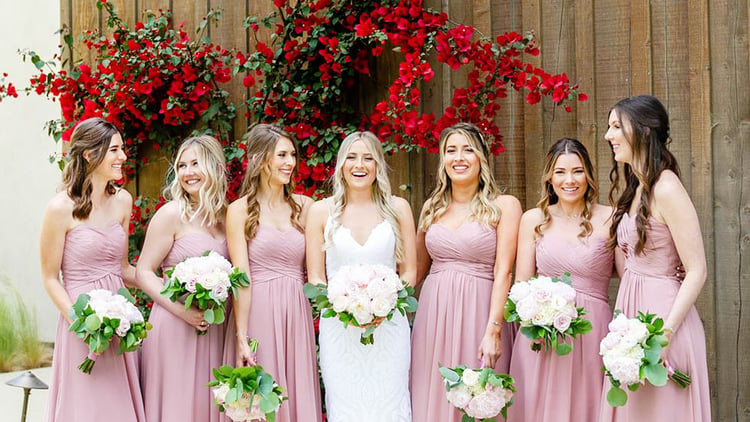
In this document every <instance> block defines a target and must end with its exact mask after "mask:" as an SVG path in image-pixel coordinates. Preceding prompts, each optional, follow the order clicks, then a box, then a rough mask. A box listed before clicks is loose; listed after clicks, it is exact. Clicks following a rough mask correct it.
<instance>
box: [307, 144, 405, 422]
mask: <svg viewBox="0 0 750 422" xmlns="http://www.w3.org/2000/svg"><path fill="white" fill-rule="evenodd" d="M415 236H416V235H415V229H414V219H413V216H412V212H411V208H410V207H409V203H408V202H407V201H406V200H404V199H403V198H399V197H396V196H391V188H390V184H389V181H388V170H387V166H386V163H385V158H384V156H383V149H382V146H381V144H380V141H379V140H378V138H377V137H376V136H375V135H374V134H373V133H370V132H355V133H352V134H351V135H349V136H347V137H346V139H344V141H343V142H342V144H341V146H340V148H339V152H338V156H337V161H336V169H335V172H334V175H333V195H332V196H331V197H329V198H326V199H324V200H322V201H319V202H317V203H315V204H313V205H312V206H311V208H310V210H309V212H308V218H307V224H306V232H305V237H306V242H307V251H306V253H307V273H308V279H309V281H310V282H311V283H326V280H327V279H328V278H330V277H333V276H334V275H335V274H336V271H338V269H339V268H340V267H341V266H343V265H352V264H359V263H363V264H383V265H387V266H389V267H391V268H394V269H396V271H397V272H398V273H399V275H400V276H401V278H402V279H404V280H406V281H407V282H408V283H409V284H411V285H414V282H415V276H416V246H415ZM361 333H362V329H361V328H357V327H352V326H349V327H348V328H344V325H343V323H342V322H341V321H339V320H338V318H321V320H320V337H319V339H320V369H321V372H322V374H323V384H324V386H325V393H326V394H325V396H326V397H325V400H326V417H327V419H328V420H329V421H331V422H353V421H358V422H359V421H361V422H368V421H372V422H409V421H411V403H410V398H409V397H410V396H409V364H410V359H411V356H410V353H411V352H410V350H411V345H410V330H409V323H408V321H407V320H406V318H405V317H403V316H402V315H401V314H399V313H396V315H395V316H394V317H393V319H392V320H391V321H384V322H383V323H382V324H381V325H380V326H379V327H378V328H376V329H375V333H374V336H373V338H374V344H370V345H363V344H361V343H360V341H359V340H360V335H361Z"/></svg>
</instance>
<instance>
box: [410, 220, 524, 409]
mask: <svg viewBox="0 0 750 422" xmlns="http://www.w3.org/2000/svg"><path fill="white" fill-rule="evenodd" d="M425 243H426V246H427V251H428V253H429V254H430V257H431V258H432V265H431V267H430V273H429V275H428V276H427V278H425V280H424V284H423V285H422V291H421V292H420V295H419V307H418V309H417V313H416V317H415V319H414V328H413V331H412V360H411V401H412V415H413V420H414V421H415V422H422V421H430V422H460V421H461V412H460V411H458V410H457V409H456V408H454V407H453V406H452V405H451V404H450V403H448V400H447V399H446V398H445V383H444V382H443V380H442V378H441V377H440V372H439V370H438V364H441V365H443V366H447V367H454V366H458V365H466V366H468V367H473V368H478V367H480V366H481V362H480V361H479V360H477V352H478V351H479V344H480V343H481V341H482V337H484V333H485V329H486V327H487V320H488V319H489V313H490V297H491V295H492V285H493V282H494V272H493V270H494V265H495V252H496V249H497V232H496V230H495V229H494V228H492V227H485V226H483V225H482V224H480V223H478V222H475V221H471V222H467V223H464V224H463V225H462V226H460V227H459V228H457V229H455V230H452V229H450V228H448V227H445V226H443V225H440V224H432V225H431V226H430V227H429V228H428V229H427V233H426V234H425ZM511 328H512V327H511V326H510V325H509V324H505V326H504V327H503V329H502V336H501V343H502V355H501V357H500V359H498V362H497V363H496V365H495V369H496V371H497V372H501V373H507V372H508V363H509V360H510V351H511V345H512V343H511V341H510V340H509V337H510V335H509V334H511V331H512V330H511Z"/></svg>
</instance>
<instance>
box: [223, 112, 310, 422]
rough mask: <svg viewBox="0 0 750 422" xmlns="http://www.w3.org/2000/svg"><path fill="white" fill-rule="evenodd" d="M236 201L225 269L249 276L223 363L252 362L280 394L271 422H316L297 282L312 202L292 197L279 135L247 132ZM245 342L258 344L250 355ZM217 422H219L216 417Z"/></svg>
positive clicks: (288, 156)
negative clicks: (245, 162)
mask: <svg viewBox="0 0 750 422" xmlns="http://www.w3.org/2000/svg"><path fill="white" fill-rule="evenodd" d="M247 142H248V146H247V157H248V165H247V170H246V173H245V178H244V181H243V187H242V196H241V197H240V198H239V199H237V200H236V201H234V202H233V203H232V204H231V205H230V206H229V210H228V212H227V240H228V243H229V254H230V255H231V258H232V263H233V264H234V265H235V266H236V267H238V268H240V269H241V270H243V271H245V272H246V273H247V274H249V276H250V282H251V286H250V287H247V288H243V289H240V293H239V297H238V298H237V300H236V301H235V304H234V309H233V311H232V312H233V313H234V318H233V319H234V324H230V326H229V330H228V332H227V337H226V342H225V344H224V362H225V363H228V364H230V365H237V366H239V365H252V364H255V363H256V362H257V363H258V364H260V365H262V366H263V368H264V369H265V370H266V371H268V373H270V374H271V375H273V377H274V379H276V381H277V382H278V383H279V385H281V386H282V387H284V388H285V389H286V394H288V396H289V400H288V401H285V402H284V403H283V404H282V405H281V409H280V410H279V412H278V413H277V415H276V420H277V421H282V422H294V421H300V422H307V421H320V419H321V416H322V414H321V408H320V387H319V382H318V368H317V361H316V356H315V331H314V327H313V321H312V313H311V309H310V303H309V302H308V300H307V298H306V297H305V295H304V294H303V293H302V286H303V284H304V283H305V271H304V268H305V267H304V265H305V236H304V234H303V233H304V232H303V230H304V227H303V226H302V223H301V222H302V221H304V216H305V214H306V212H307V208H308V207H309V205H310V204H311V203H312V199H310V198H309V197H306V196H302V195H296V194H294V193H293V192H294V183H293V180H294V177H295V175H296V164H297V146H296V144H295V143H294V140H293V138H292V136H291V135H290V134H289V133H287V132H286V131H284V130H282V129H280V128H278V127H276V126H273V125H267V124H259V125H257V126H255V127H254V128H253V129H252V130H251V131H250V133H249V134H248V140H247ZM249 337H252V338H256V339H257V340H258V352H257V356H253V355H252V353H250V349H249V348H248V345H247V339H248V338H249ZM222 419H226V418H225V417H224V416H223V415H222Z"/></svg>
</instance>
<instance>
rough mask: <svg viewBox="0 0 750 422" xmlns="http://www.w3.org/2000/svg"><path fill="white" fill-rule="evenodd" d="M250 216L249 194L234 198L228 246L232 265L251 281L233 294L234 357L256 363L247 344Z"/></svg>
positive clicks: (229, 210)
mask: <svg viewBox="0 0 750 422" xmlns="http://www.w3.org/2000/svg"><path fill="white" fill-rule="evenodd" d="M246 220H247V197H246V196H243V197H241V198H240V199H238V200H236V201H234V202H232V204H231V205H229V208H227V224H226V226H227V227H226V230H227V246H228V247H229V258H230V259H231V260H232V265H233V266H235V267H237V268H239V270H240V271H243V272H244V273H245V274H247V279H248V280H249V281H250V285H249V286H247V287H241V288H239V289H238V290H237V296H236V297H234V299H233V300H234V328H235V335H236V336H237V349H236V350H235V353H236V354H235V358H236V365H237V366H245V365H255V356H253V354H252V352H251V351H250V347H249V346H248V344H247V338H248V321H249V320H250V307H251V306H252V299H253V283H252V279H251V276H250V258H249V256H248V254H247V239H246V238H245V221H246Z"/></svg>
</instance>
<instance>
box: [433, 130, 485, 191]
mask: <svg viewBox="0 0 750 422" xmlns="http://www.w3.org/2000/svg"><path fill="white" fill-rule="evenodd" d="M477 154H478V152H477V151H476V148H475V147H474V145H472V144H471V142H470V141H469V139H468V138H467V137H466V136H465V135H464V134H463V133H460V132H456V133H453V134H452V135H450V136H448V138H447V139H446V141H445V149H444V150H443V169H444V170H445V173H446V174H447V175H448V178H449V179H450V180H451V182H452V183H454V184H455V183H461V182H471V183H474V182H477V181H479V172H480V170H481V166H482V164H481V162H480V159H479V156H478V155H477Z"/></svg>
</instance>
